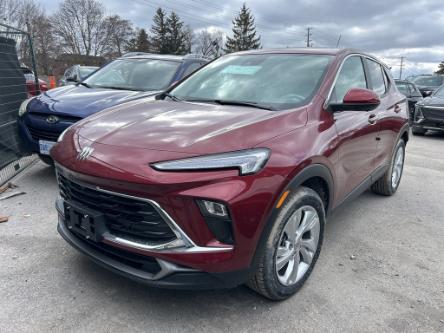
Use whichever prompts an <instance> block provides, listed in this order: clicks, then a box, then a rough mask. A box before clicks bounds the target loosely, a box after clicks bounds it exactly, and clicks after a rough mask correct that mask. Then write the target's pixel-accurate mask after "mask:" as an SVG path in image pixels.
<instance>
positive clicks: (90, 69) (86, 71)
mask: <svg viewBox="0 0 444 333" xmlns="http://www.w3.org/2000/svg"><path fill="white" fill-rule="evenodd" d="M97 68H99V67H80V68H79V73H80V78H82V79H84V78H85V77H87V76H88V75H89V74H91V73H92V72H94V71H95V70H96V69H97Z"/></svg>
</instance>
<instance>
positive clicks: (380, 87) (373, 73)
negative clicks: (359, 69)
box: [367, 59, 386, 96]
mask: <svg viewBox="0 0 444 333" xmlns="http://www.w3.org/2000/svg"><path fill="white" fill-rule="evenodd" d="M367 65H368V71H369V76H370V82H371V86H372V90H373V91H374V92H375V93H377V94H378V95H379V96H381V95H384V94H385V92H386V86H385V79H384V75H385V73H384V71H383V69H382V67H381V65H380V64H378V63H377V62H374V61H372V60H368V59H367Z"/></svg>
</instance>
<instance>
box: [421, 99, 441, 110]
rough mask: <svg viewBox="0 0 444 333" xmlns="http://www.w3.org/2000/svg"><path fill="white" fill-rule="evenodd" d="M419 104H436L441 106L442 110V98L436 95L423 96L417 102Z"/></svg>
mask: <svg viewBox="0 0 444 333" xmlns="http://www.w3.org/2000/svg"><path fill="white" fill-rule="evenodd" d="M418 105H419V106H437V107H442V108H443V111H444V98H442V97H438V96H430V97H426V98H424V99H423V100H422V101H421V102H419V103H418Z"/></svg>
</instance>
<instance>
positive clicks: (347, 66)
mask: <svg viewBox="0 0 444 333" xmlns="http://www.w3.org/2000/svg"><path fill="white" fill-rule="evenodd" d="M352 88H364V89H365V88H367V81H366V80H365V73H364V66H363V64H362V60H361V57H358V56H354V57H350V58H348V59H346V60H345V61H344V64H343V65H342V68H341V72H340V73H339V75H338V78H337V80H336V84H335V87H334V89H333V91H332V95H331V98H330V101H331V102H333V103H342V101H343V100H344V96H345V94H346V93H347V92H348V91H349V90H350V89H352Z"/></svg>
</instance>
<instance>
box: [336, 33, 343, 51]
mask: <svg viewBox="0 0 444 333" xmlns="http://www.w3.org/2000/svg"><path fill="white" fill-rule="evenodd" d="M341 37H342V34H339V38H338V42H337V43H336V48H338V47H339V43H340V42H341Z"/></svg>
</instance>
